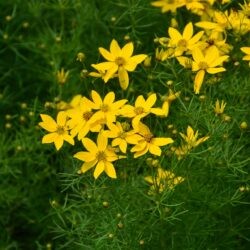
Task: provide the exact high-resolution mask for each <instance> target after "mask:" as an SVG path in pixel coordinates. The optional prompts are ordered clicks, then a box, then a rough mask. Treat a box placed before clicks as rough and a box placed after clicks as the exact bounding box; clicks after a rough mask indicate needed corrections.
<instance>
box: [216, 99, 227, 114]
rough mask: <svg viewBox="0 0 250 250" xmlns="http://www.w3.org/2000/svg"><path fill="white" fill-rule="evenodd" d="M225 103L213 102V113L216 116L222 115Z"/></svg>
mask: <svg viewBox="0 0 250 250" xmlns="http://www.w3.org/2000/svg"><path fill="white" fill-rule="evenodd" d="M226 105H227V104H226V102H224V101H223V100H222V101H221V103H220V101H219V100H218V99H217V100H216V102H215V107H214V112H215V114H216V115H221V114H223V113H224V109H225V107H226Z"/></svg>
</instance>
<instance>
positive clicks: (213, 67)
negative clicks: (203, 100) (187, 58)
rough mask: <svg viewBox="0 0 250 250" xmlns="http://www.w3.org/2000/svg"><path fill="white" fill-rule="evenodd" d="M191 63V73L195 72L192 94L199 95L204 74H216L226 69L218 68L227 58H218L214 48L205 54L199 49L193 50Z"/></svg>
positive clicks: (216, 50) (218, 55) (217, 52)
mask: <svg viewBox="0 0 250 250" xmlns="http://www.w3.org/2000/svg"><path fill="white" fill-rule="evenodd" d="M192 56H193V59H194V61H193V63H192V71H197V73H196V76H195V80H194V92H195V94H199V92H200V88H201V85H202V83H203V80H204V76H205V73H206V72H207V73H209V74H216V73H219V72H223V71H225V70H226V69H225V68H223V67H218V66H220V65H221V64H222V63H223V62H224V61H226V60H227V59H228V56H220V54H219V51H218V49H217V48H216V47H211V48H209V49H207V50H206V51H205V54H203V53H202V51H201V50H200V49H199V48H195V49H194V50H193V52H192Z"/></svg>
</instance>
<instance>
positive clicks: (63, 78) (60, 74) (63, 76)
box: [56, 68, 69, 85]
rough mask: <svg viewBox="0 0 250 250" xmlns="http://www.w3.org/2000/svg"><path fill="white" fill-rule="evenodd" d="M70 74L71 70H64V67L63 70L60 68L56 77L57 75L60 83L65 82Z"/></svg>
mask: <svg viewBox="0 0 250 250" xmlns="http://www.w3.org/2000/svg"><path fill="white" fill-rule="evenodd" d="M68 76H69V71H66V72H65V71H64V68H62V69H61V70H58V71H57V73H56V77H57V81H58V83H59V84H62V85H63V84H64V83H65V82H66V81H67V79H68Z"/></svg>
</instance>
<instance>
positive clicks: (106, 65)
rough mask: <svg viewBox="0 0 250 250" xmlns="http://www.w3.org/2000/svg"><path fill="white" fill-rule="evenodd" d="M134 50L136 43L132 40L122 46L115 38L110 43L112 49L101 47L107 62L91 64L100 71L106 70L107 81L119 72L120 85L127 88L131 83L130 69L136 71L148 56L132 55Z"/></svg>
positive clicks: (105, 77)
mask: <svg viewBox="0 0 250 250" xmlns="http://www.w3.org/2000/svg"><path fill="white" fill-rule="evenodd" d="M133 51H134V45H133V43H132V42H129V43H127V44H126V45H125V46H124V47H123V48H120V46H119V45H118V43H117V41H116V40H115V39H113V40H112V42H111V44H110V51H108V50H106V49H104V48H99V52H100V53H101V55H102V56H103V57H104V58H105V59H106V60H107V62H102V63H98V64H91V66H92V67H93V68H95V69H96V70H98V71H102V72H105V76H104V77H103V80H104V82H105V83H106V82H108V80H109V79H110V78H112V77H114V75H115V73H118V78H119V83H120V86H121V88H122V89H123V90H125V89H127V87H128V84H129V76H128V71H129V72H131V71H134V70H135V69H136V67H137V65H138V64H139V63H141V62H143V61H144V60H145V59H146V57H147V55H145V54H140V55H135V56H132V54H133Z"/></svg>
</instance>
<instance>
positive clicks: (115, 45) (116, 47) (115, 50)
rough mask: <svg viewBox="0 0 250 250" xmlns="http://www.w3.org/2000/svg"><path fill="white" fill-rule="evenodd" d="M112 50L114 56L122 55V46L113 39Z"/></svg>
mask: <svg viewBox="0 0 250 250" xmlns="http://www.w3.org/2000/svg"><path fill="white" fill-rule="evenodd" d="M110 52H111V54H112V55H113V56H115V57H119V56H121V48H120V46H119V45H118V43H117V41H116V40H115V39H113V40H112V41H111V44H110Z"/></svg>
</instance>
